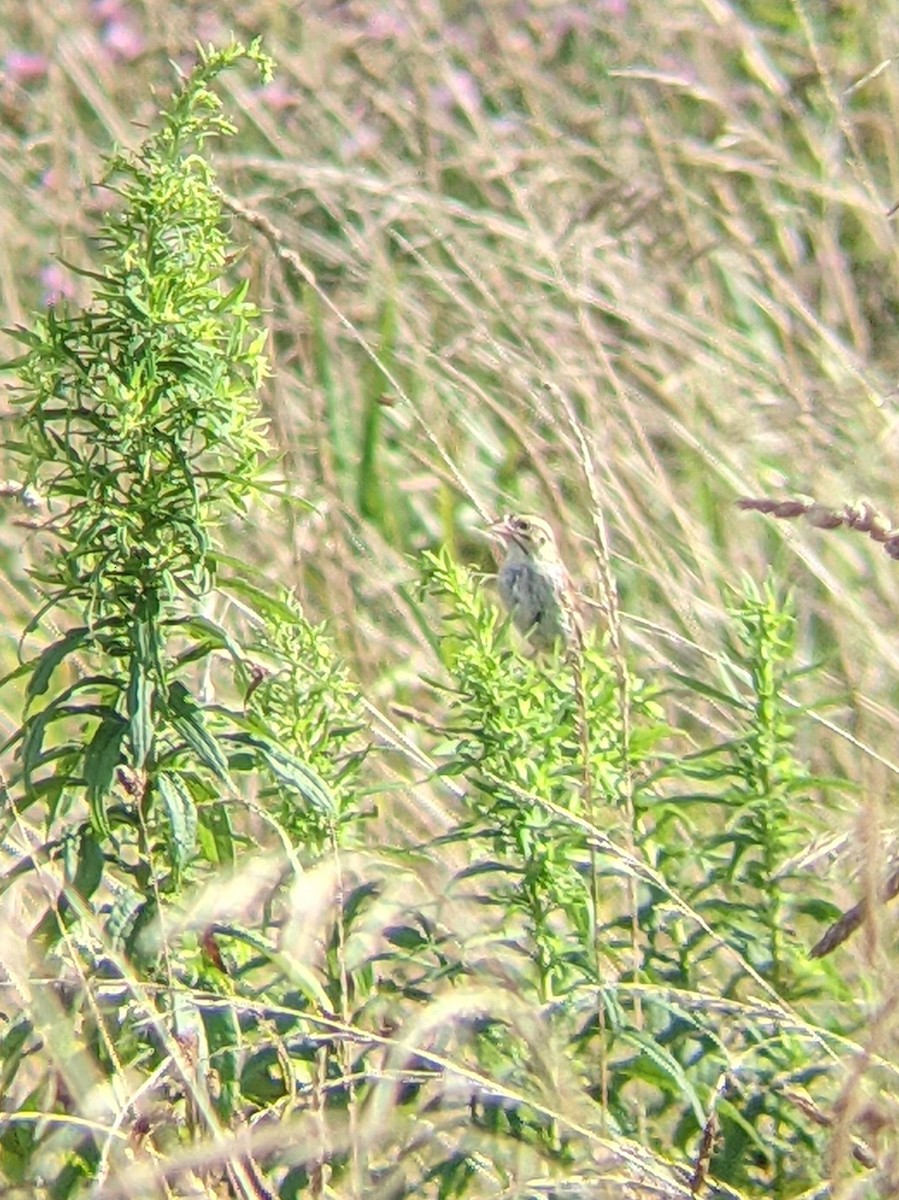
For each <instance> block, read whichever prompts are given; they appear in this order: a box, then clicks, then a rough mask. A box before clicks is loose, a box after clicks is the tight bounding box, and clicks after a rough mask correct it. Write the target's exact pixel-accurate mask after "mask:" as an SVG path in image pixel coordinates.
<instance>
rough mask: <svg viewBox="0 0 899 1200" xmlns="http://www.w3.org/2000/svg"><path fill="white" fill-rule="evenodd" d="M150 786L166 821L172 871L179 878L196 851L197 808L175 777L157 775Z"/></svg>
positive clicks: (164, 773)
mask: <svg viewBox="0 0 899 1200" xmlns="http://www.w3.org/2000/svg"><path fill="white" fill-rule="evenodd" d="M154 785H155V787H156V788H157V789H158V792H159V798H160V800H161V801H162V805H163V808H164V809H165V812H166V816H167V817H168V823H169V832H170V837H169V852H170V857H171V863H172V868H173V870H174V871H175V873H176V875H177V876H179V877H180V875H181V873H182V871H183V870H184V868H185V867H186V866H187V864H188V863H189V862H190V860H191V859H192V858H193V856H194V851H195V850H196V845H197V807H196V804H195V803H194V798H193V796H192V795H191V793H190V789H189V788H188V787H187V786H186V784H185V783H184V780H183V779H182V778H181V777H180V776H179V775H176V774H174V773H170V772H161V773H160V774H159V775H157V776H156V779H155V780H154Z"/></svg>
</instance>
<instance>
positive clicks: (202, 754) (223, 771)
mask: <svg viewBox="0 0 899 1200" xmlns="http://www.w3.org/2000/svg"><path fill="white" fill-rule="evenodd" d="M167 709H168V717H169V720H170V721H171V723H172V726H173V727H174V728H175V729H176V730H177V731H178V733H179V734H180V735H181V737H183V738H184V740H185V742H186V743H187V745H188V746H189V747H190V748H191V750H193V752H194V754H196V756H197V758H198V759H199V760H200V762H201V763H203V765H204V766H205V767H208V769H209V770H210V771H212V772H213V773H214V774H215V775H217V776H218V778H219V779H221V780H222V782H223V783H226V782H227V781H228V777H229V774H228V763H227V761H226V759H225V756H224V754H223V753H222V750H221V747H220V746H219V744H218V742H217V741H216V739H215V738H214V737H213V736H212V735H211V734H210V733H209V731H208V730H207V729H206V725H205V721H204V714H203V709H202V708H201V707H200V705H199V704H197V702H196V700H195V699H194V698H193V696H192V695H191V694H190V692H189V691H188V690H187V688H186V687H185V686H184V684H183V683H181V682H180V681H178V682H176V683H173V684H172V686H171V687H170V688H169V694H168V703H167Z"/></svg>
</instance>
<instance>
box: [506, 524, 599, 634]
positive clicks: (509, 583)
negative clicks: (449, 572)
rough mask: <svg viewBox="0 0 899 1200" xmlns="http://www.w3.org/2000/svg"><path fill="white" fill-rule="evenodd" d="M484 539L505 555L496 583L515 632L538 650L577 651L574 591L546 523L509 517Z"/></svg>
mask: <svg viewBox="0 0 899 1200" xmlns="http://www.w3.org/2000/svg"><path fill="white" fill-rule="evenodd" d="M487 533H488V535H489V536H490V537H491V538H492V539H493V540H494V541H495V542H498V543H499V545H500V546H502V548H503V551H504V557H503V559H502V562H501V563H500V565H499V570H498V571H497V576H496V578H497V583H498V584H499V595H500V599H501V600H502V602H503V604H504V605H505V607H506V608H507V609H508V610H509V615H510V617H511V618H512V622H513V624H514V625H515V628H516V629H517V630H518V631H519V632H520V633H522V634H523V635H524V636H525V637H526V638H527V639H528V640H529V641H530V642H531V644H532V645H533V646H534V647H535V648H536V649H538V650H548V649H550V648H551V647H552V646H553V645H555V644H556V643H557V642H561V644H562V645H563V646H565V647H570V646H571V645H572V644H577V645H579V644H580V642H581V640H582V631H581V625H580V619H579V616H578V612H577V608H576V604H575V598H574V588H573V587H572V584H571V579H570V578H569V575H568V572H567V571H566V570H565V564H564V563H563V562H562V558H561V555H560V554H559V549H558V547H557V545H556V539H555V536H554V535H553V531H552V529H550V527H549V525H547V523H546V521H544V520H542V519H541V518H540V517H530V516H516V515H514V514H512V513H510V514H508V515H507V516H505V517H502V518H501V519H500V520H499V521H494V522H493V524H492V525H489V526H488V527H487Z"/></svg>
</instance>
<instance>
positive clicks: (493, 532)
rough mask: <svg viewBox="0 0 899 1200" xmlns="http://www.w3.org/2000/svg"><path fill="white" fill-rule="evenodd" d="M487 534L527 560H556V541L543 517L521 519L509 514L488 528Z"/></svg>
mask: <svg viewBox="0 0 899 1200" xmlns="http://www.w3.org/2000/svg"><path fill="white" fill-rule="evenodd" d="M487 533H488V534H489V535H490V536H491V537H492V538H494V540H495V541H498V542H500V543H501V544H502V545H504V546H505V547H506V549H507V551H512V552H513V553H514V552H515V551H518V552H520V554H522V555H523V556H525V557H527V558H534V559H546V558H556V557H557V553H558V552H557V550H556V539H555V537H554V536H553V531H552V529H550V527H549V525H548V524H547V523H546V521H544V520H543V519H542V517H521V516H518V515H516V514H514V513H507V514H506V516H504V517H501V518H500V519H499V520H498V521H494V522H493V524H492V525H489V526H488V527H487Z"/></svg>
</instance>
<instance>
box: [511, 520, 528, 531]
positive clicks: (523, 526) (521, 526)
mask: <svg viewBox="0 0 899 1200" xmlns="http://www.w3.org/2000/svg"><path fill="white" fill-rule="evenodd" d="M512 524H513V525H514V526H515V528H516V529H517V530H518V532H519V533H530V532H531V523H530V521H529V520H527V518H526V517H513V518H512Z"/></svg>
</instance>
